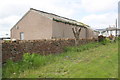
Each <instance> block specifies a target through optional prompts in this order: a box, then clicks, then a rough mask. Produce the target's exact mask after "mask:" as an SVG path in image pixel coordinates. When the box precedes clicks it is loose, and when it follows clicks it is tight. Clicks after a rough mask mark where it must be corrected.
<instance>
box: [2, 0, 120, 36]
mask: <svg viewBox="0 0 120 80" xmlns="http://www.w3.org/2000/svg"><path fill="white" fill-rule="evenodd" d="M118 1H119V0H0V36H4V35H5V34H9V35H10V29H11V28H12V27H13V26H14V25H15V24H16V23H17V21H18V20H19V19H20V18H21V17H22V16H23V15H24V14H25V13H26V12H27V11H28V10H29V9H30V8H35V9H38V10H42V11H45V12H49V13H54V14H57V15H60V16H63V17H67V18H71V19H74V20H77V21H80V22H83V23H85V24H88V25H90V26H91V28H93V29H101V28H106V27H109V25H114V24H115V19H116V18H117V15H118V14H117V12H118Z"/></svg>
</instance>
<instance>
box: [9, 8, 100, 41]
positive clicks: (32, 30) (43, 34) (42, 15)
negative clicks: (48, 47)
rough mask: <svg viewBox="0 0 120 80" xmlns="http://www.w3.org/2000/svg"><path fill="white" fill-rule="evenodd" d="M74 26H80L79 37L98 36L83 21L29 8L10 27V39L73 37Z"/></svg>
mask: <svg viewBox="0 0 120 80" xmlns="http://www.w3.org/2000/svg"><path fill="white" fill-rule="evenodd" d="M74 27H81V32H80V39H92V38H97V36H98V34H96V32H95V31H94V30H92V29H91V28H90V26H88V25H86V24H84V23H81V22H78V21H76V20H72V19H69V18H65V17H61V16H58V15H56V14H52V13H47V12H44V11H40V10H36V9H33V8H30V10H29V11H28V12H27V13H26V14H25V15H24V16H23V17H22V18H21V19H20V20H19V21H18V22H17V23H16V24H15V25H14V26H13V27H12V29H11V39H16V40H38V39H66V38H70V39H73V38H74V34H73V31H72V28H74Z"/></svg>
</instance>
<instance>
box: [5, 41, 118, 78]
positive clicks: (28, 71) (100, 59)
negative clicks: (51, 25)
mask: <svg viewBox="0 0 120 80" xmlns="http://www.w3.org/2000/svg"><path fill="white" fill-rule="evenodd" d="M117 77H118V42H116V43H107V44H104V45H102V44H101V43H98V42H96V43H89V44H86V45H82V46H78V47H66V48H65V52H64V53H61V54H56V55H52V54H50V55H48V56H42V55H38V54H32V55H30V54H29V53H26V54H25V55H24V56H23V59H22V60H21V61H19V62H12V61H8V62H7V64H5V65H4V67H3V78H117Z"/></svg>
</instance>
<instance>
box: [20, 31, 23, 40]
mask: <svg viewBox="0 0 120 80" xmlns="http://www.w3.org/2000/svg"><path fill="white" fill-rule="evenodd" d="M20 40H24V32H20Z"/></svg>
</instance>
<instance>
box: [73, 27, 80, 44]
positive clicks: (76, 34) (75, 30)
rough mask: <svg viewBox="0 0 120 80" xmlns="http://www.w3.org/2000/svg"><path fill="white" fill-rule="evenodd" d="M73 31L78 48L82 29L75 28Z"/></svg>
mask: <svg viewBox="0 0 120 80" xmlns="http://www.w3.org/2000/svg"><path fill="white" fill-rule="evenodd" d="M72 31H73V34H74V37H75V46H78V44H79V35H80V31H81V28H80V27H74V28H72Z"/></svg>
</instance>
